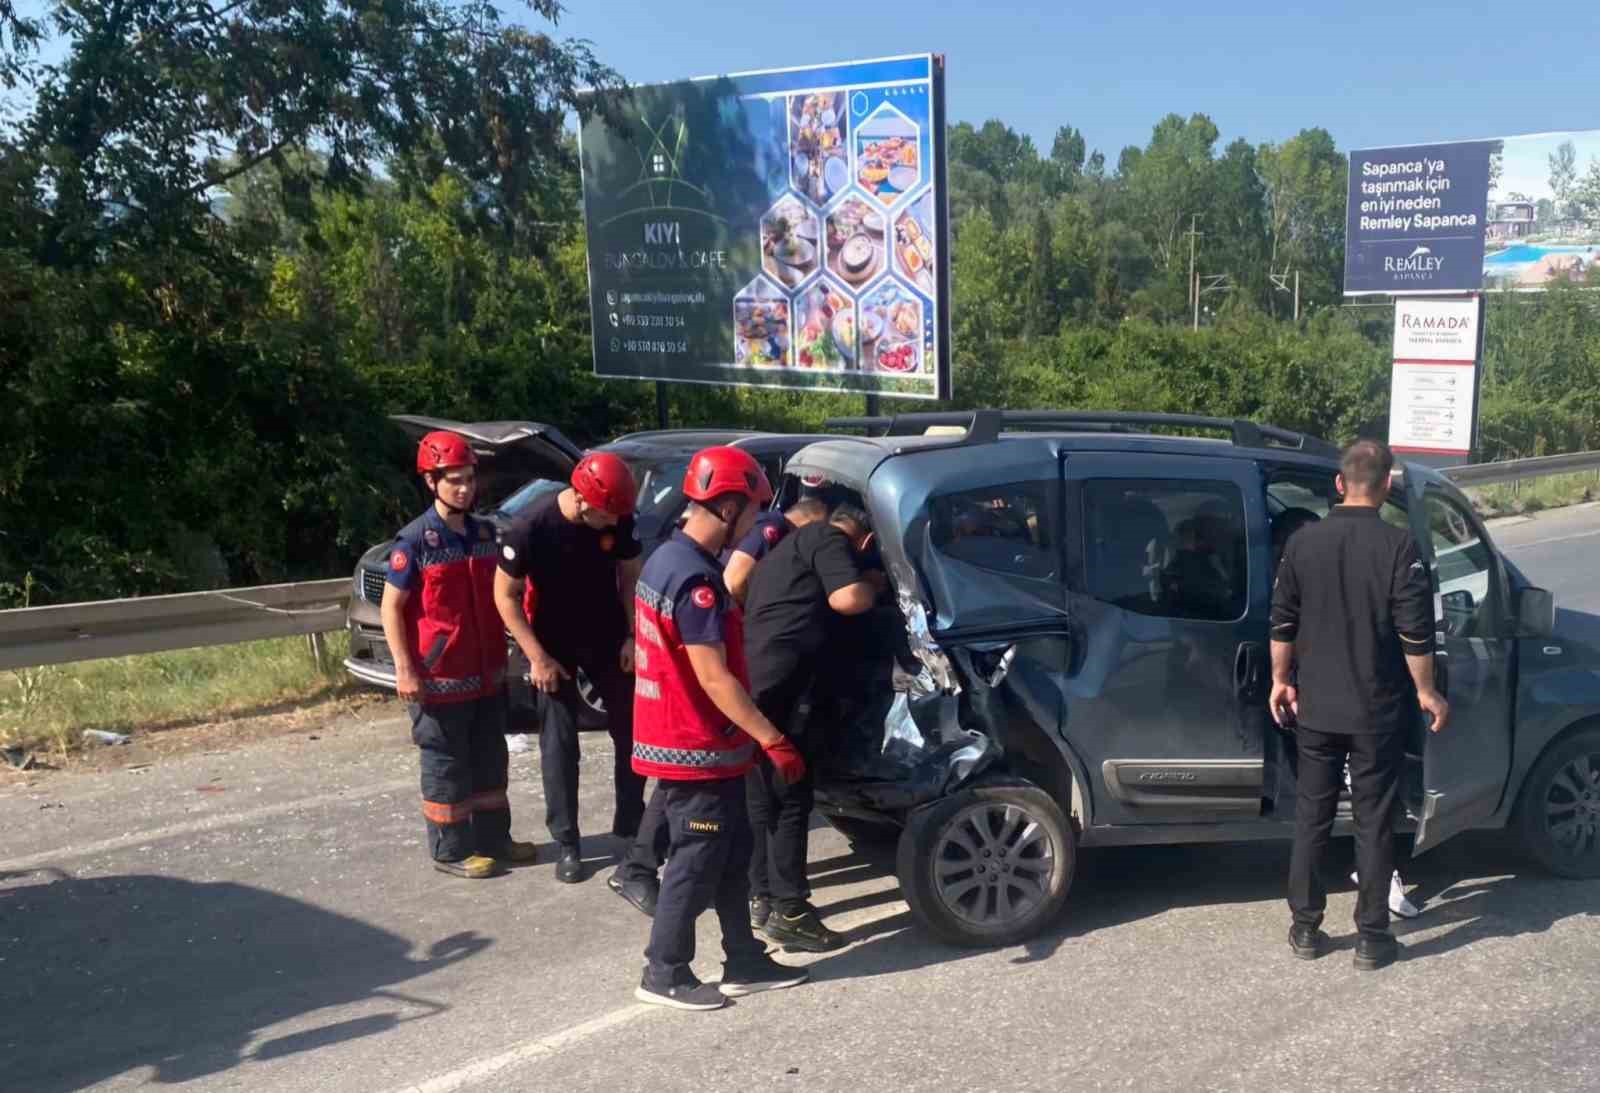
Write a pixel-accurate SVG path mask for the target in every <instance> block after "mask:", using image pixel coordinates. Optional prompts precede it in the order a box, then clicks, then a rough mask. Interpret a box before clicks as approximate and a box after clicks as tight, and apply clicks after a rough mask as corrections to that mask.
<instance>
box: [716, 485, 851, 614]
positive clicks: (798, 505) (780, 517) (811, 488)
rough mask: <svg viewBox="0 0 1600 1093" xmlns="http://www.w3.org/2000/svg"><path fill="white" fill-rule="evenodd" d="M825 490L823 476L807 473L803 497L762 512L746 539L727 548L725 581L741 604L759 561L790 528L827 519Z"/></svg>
mask: <svg viewBox="0 0 1600 1093" xmlns="http://www.w3.org/2000/svg"><path fill="white" fill-rule="evenodd" d="M823 490H824V486H823V481H822V479H821V478H818V477H815V476H812V475H807V476H806V477H805V478H803V479H801V493H800V500H798V501H796V502H795V503H794V504H793V505H791V506H789V508H787V509H785V510H784V511H782V512H779V511H778V510H776V509H771V510H768V511H766V512H763V513H762V514H761V515H760V516H758V517H756V523H755V526H754V527H752V528H751V529H750V531H749V532H748V533H747V534H746V535H745V536H744V538H742V539H740V540H739V541H738V543H736V544H735V545H734V546H733V547H731V548H730V549H728V550H726V551H724V555H725V556H724V558H723V560H722V583H723V584H724V585H726V586H727V589H728V591H729V592H732V593H733V598H734V599H735V600H737V601H738V602H739V604H740V605H741V606H743V604H744V602H745V596H746V595H747V594H748V592H749V590H750V574H752V573H753V572H755V568H756V563H757V562H759V561H761V559H763V558H765V557H766V556H767V554H768V552H769V551H771V550H772V548H773V547H775V546H777V545H778V544H779V543H781V542H783V540H784V537H785V536H787V535H788V534H789V533H790V532H791V531H794V530H795V529H796V528H803V527H805V526H806V525H807V524H814V523H816V522H817V521H818V520H826V519H827V518H828V502H827V501H826V500H825V498H824V493H823Z"/></svg>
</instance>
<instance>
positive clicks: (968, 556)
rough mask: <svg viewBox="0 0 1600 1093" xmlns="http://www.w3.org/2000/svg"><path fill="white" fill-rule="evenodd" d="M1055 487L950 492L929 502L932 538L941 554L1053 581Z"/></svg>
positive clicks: (1026, 485) (1024, 484)
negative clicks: (1051, 496) (1051, 500)
mask: <svg viewBox="0 0 1600 1093" xmlns="http://www.w3.org/2000/svg"><path fill="white" fill-rule="evenodd" d="M1053 486H1054V483H1044V482H1010V483H1004V484H1001V485H997V486H983V487H981V488H979V489H975V490H963V491H962V492H960V493H947V494H945V495H944V496H942V497H935V498H934V499H933V500H932V501H931V502H930V503H929V527H928V533H929V538H930V539H931V540H932V542H933V545H934V546H935V547H936V548H937V549H938V550H939V551H940V553H942V554H946V555H948V556H949V557H951V558H954V559H956V560H957V561H961V562H966V563H967V564H969V565H975V566H979V567H981V568H983V569H988V570H993V571H994V572H996V573H1005V574H1008V575H1011V576H1016V577H1030V578H1033V579H1035V580H1042V581H1047V580H1053V579H1055V576H1056V572H1057V564H1056V561H1057V557H1058V554H1057V550H1056V538H1055V536H1054V535H1053V534H1052V532H1051V528H1050V512H1049V500H1048V499H1049V491H1050V489H1051V488H1052V487H1053Z"/></svg>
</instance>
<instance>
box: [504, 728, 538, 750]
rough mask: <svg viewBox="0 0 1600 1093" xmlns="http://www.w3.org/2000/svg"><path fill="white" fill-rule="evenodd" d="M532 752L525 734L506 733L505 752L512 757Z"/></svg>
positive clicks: (530, 744) (531, 745) (531, 746)
mask: <svg viewBox="0 0 1600 1093" xmlns="http://www.w3.org/2000/svg"><path fill="white" fill-rule="evenodd" d="M532 750H533V744H532V743H531V742H530V741H529V740H528V734H527V733H525V732H508V733H506V751H507V752H509V753H511V754H512V755H521V754H523V753H524V752H529V751H532Z"/></svg>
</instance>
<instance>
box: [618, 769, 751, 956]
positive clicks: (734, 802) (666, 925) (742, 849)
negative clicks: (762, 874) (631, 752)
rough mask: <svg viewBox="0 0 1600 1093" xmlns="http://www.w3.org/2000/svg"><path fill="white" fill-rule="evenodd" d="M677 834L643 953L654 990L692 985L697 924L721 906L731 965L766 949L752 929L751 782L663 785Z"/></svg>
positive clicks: (661, 794) (661, 792)
mask: <svg viewBox="0 0 1600 1093" xmlns="http://www.w3.org/2000/svg"><path fill="white" fill-rule="evenodd" d="M656 796H657V797H659V798H660V799H661V806H662V810H663V814H664V816H665V818H666V824H667V828H668V830H669V832H670V833H671V853H670V854H669V856H668V858H667V868H666V870H665V872H663V873H662V876H661V895H660V896H659V898H658V899H657V900H656V913H655V918H654V919H653V920H652V921H651V923H650V943H649V945H648V946H646V948H645V951H644V956H645V961H646V964H645V979H646V981H647V983H649V985H651V986H654V987H661V988H665V987H670V986H673V985H676V984H680V983H684V982H687V981H688V980H689V979H690V978H691V977H692V976H693V972H691V971H690V968H689V965H690V964H691V963H693V961H694V950H695V944H694V941H695V938H694V923H695V919H697V918H699V917H700V913H701V912H702V911H704V910H706V908H708V907H715V908H716V911H717V919H718V921H719V922H720V923H721V925H722V949H723V952H724V953H726V954H727V957H728V959H729V960H738V959H740V958H742V957H743V958H748V957H751V956H755V955H759V954H761V953H764V952H766V946H765V945H763V944H762V943H761V942H759V941H757V940H756V938H755V935H754V934H753V933H752V932H751V930H750V911H749V908H748V907H747V906H746V901H747V900H748V899H749V898H750V887H749V883H748V879H747V870H748V869H749V866H750V823H749V818H748V817H747V816H746V815H745V805H744V779H743V778H723V779H719V780H717V781H710V782H679V781H663V782H661V783H660V784H659V787H658V788H657V790H656Z"/></svg>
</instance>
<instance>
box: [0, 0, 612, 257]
mask: <svg viewBox="0 0 1600 1093" xmlns="http://www.w3.org/2000/svg"><path fill="white" fill-rule="evenodd" d="M533 10H534V11H535V13H536V14H538V15H540V16H543V17H544V18H546V19H549V20H552V21H553V20H554V19H556V18H557V17H558V16H559V14H560V8H559V6H558V5H557V4H556V2H555V0H534V9H533ZM49 21H50V23H51V26H52V29H53V30H54V32H55V34H56V35H58V36H59V37H61V38H62V39H64V40H65V41H66V43H67V47H68V48H67V53H66V55H65V57H64V59H63V60H61V61H59V62H57V63H55V64H51V65H46V66H44V67H43V68H42V69H41V72H40V83H39V87H38V95H37V99H36V101H35V103H34V106H33V109H32V111H31V112H30V114H29V116H28V117H27V119H26V120H25V121H24V122H23V123H22V124H21V126H20V135H19V138H18V140H17V141H16V143H15V146H14V147H11V148H8V149H7V158H8V159H12V160H14V164H13V165H11V166H10V167H8V169H7V170H6V171H5V172H4V173H3V175H0V180H3V182H4V184H5V186H6V190H7V192H5V193H3V194H0V200H4V201H5V202H6V203H7V204H10V205H13V207H15V206H20V205H27V206H29V213H30V215H28V216H27V217H25V218H19V220H18V221H13V222H11V223H9V224H7V225H6V226H7V227H10V228H11V229H12V231H11V239H10V240H9V241H10V242H11V243H12V244H13V245H20V246H22V247H24V248H26V249H27V250H28V251H29V252H30V253H32V254H34V255H35V256H36V257H37V258H38V259H39V260H40V261H42V262H44V263H46V264H48V265H57V266H74V267H79V268H81V267H84V266H86V265H90V264H93V263H94V262H96V261H99V260H100V259H101V258H102V257H103V256H105V255H106V254H107V253H109V252H111V251H114V250H115V249H118V248H142V249H149V248H151V247H166V246H179V247H183V248H186V249H189V250H196V249H203V248H204V246H205V240H206V239H207V238H210V237H211V236H213V235H214V234H215V232H216V230H217V225H215V224H214V222H213V221H214V219H215V213H214V208H213V198H214V197H215V196H216V193H217V191H218V188H219V187H222V186H224V185H225V184H226V183H228V182H229V181H231V180H232V179H234V178H236V177H239V176H241V175H243V174H245V173H247V172H249V171H251V170H253V169H254V168H256V167H257V166H261V165H270V166H271V167H272V168H274V169H275V170H276V171H277V173H278V174H279V175H280V180H281V185H282V188H283V196H284V200H285V204H286V205H287V206H288V207H289V208H290V211H291V212H298V213H299V214H301V215H305V214H307V213H308V212H309V204H308V202H309V197H310V194H311V192H312V190H313V189H314V188H315V187H317V186H322V185H326V186H332V187H353V186H355V185H357V184H358V182H359V180H360V179H362V178H363V177H365V176H367V175H368V174H369V173H370V171H371V170H372V169H373V168H374V167H375V166H376V165H377V164H378V163H379V162H380V161H386V162H388V163H390V164H391V165H392V166H393V167H395V168H396V169H399V170H401V171H409V170H411V169H412V168H413V165H414V164H415V165H420V166H421V167H422V168H424V170H423V173H424V177H427V176H428V175H429V174H430V173H432V172H430V170H429V169H430V168H431V169H434V170H435V171H436V169H437V168H439V167H442V166H444V165H451V166H453V167H454V168H455V169H457V170H459V171H461V172H462V173H463V174H465V175H466V177H467V178H469V179H470V180H471V181H472V182H473V183H474V184H475V185H478V186H481V187H483V189H484V192H485V194H486V196H489V197H491V198H492V199H493V202H494V204H495V206H496V208H497V209H498V210H499V213H500V215H501V218H502V220H503V222H504V223H505V224H506V226H507V229H508V230H510V231H513V232H516V231H519V230H522V229H524V228H525V227H526V225H525V224H523V223H521V212H522V210H523V203H522V198H523V195H524V194H525V193H526V192H527V190H528V188H529V187H530V186H531V185H533V180H534V179H536V178H538V177H539V176H540V175H541V174H542V173H544V172H546V171H547V170H548V169H549V167H550V164H551V161H552V159H553V158H556V157H559V156H560V155H561V154H562V146H561V142H560V139H559V138H560V135H561V132H562V126H563V124H564V118H565V116H566V114H567V112H568V111H569V110H577V111H580V112H582V111H586V110H587V109H589V103H588V102H587V101H586V100H583V99H581V98H580V96H579V89H580V88H581V87H583V86H585V85H594V86H599V87H602V88H608V87H611V86H613V85H614V84H615V83H616V79H615V76H614V74H613V73H612V72H611V71H610V70H609V69H607V68H606V67H605V66H603V65H601V64H600V63H599V62H598V61H597V60H596V59H595V58H594V57H593V55H592V54H591V53H590V51H589V49H588V47H587V46H586V45H583V44H581V43H560V42H556V41H554V40H552V39H551V38H549V37H548V36H547V35H545V34H542V33H538V32H534V31H529V30H526V29H524V28H521V27H517V26H510V25H504V24H502V22H501V19H500V15H499V13H498V11H497V9H496V8H495V7H494V5H493V4H492V3H489V2H488V0H392V2H388V3H384V4H382V5H358V6H347V5H344V4H340V3H335V2H333V0H285V2H279V0H238V2H237V3H230V4H227V5H225V6H222V7H214V6H212V5H210V4H192V3H185V2H182V0H72V2H71V3H65V2H63V3H58V4H57V5H56V6H55V7H54V8H53V9H52V10H51V12H50V15H49ZM14 35H15V31H13V37H14ZM6 55H7V56H8V57H12V58H14V57H15V56H16V47H15V46H14V45H13V44H11V43H9V42H8V43H6ZM313 150H314V151H315V152H316V155H315V156H312V155H307V154H304V153H309V152H311V151H313ZM296 151H298V152H300V153H302V154H301V155H298V156H296V155H292V154H291V153H294V152H296ZM46 193H47V194H49V195H50V200H49V201H47V202H46V201H42V200H39V195H41V194H46ZM6 241H7V240H5V239H4V238H0V243H3V242H6Z"/></svg>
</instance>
